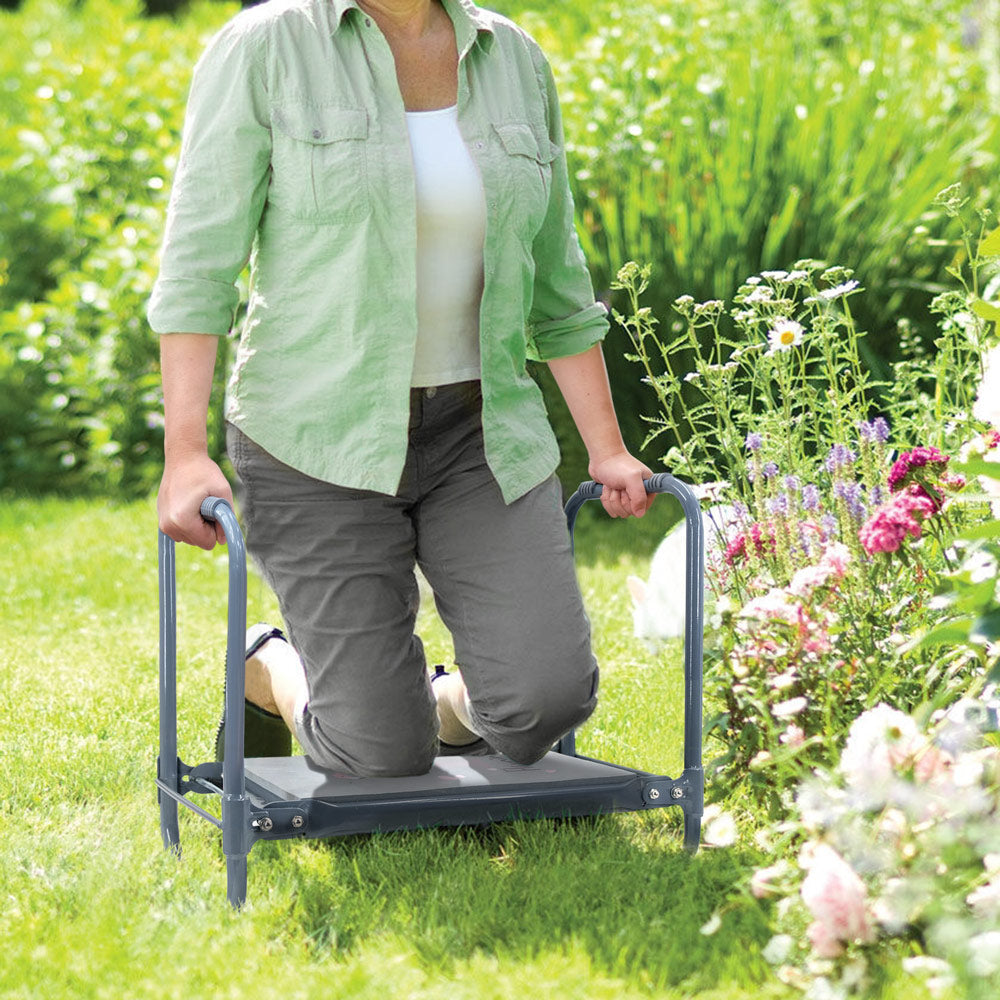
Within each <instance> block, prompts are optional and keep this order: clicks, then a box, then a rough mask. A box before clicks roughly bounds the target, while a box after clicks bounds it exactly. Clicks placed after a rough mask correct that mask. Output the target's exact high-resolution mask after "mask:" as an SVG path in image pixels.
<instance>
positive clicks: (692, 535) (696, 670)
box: [559, 472, 705, 851]
mask: <svg viewBox="0 0 1000 1000" xmlns="http://www.w3.org/2000/svg"><path fill="white" fill-rule="evenodd" d="M643 485H644V486H645V487H646V492H647V493H670V494H671V495H672V496H675V497H676V498H677V500H678V501H679V502H680V505H681V510H682V511H683V513H684V520H685V522H686V529H687V546H686V550H685V552H686V555H685V567H684V771H683V773H682V775H681V777H680V778H679V779H677V781H675V782H673V783H672V784H671V787H670V789H669V794H671V795H672V796H674V797H675V799H674V801H673V802H672V803H671V804H675V805H679V806H680V807H681V808H682V809H683V810H684V846H685V848H687V849H688V850H690V851H695V850H697V849H698V843H699V841H700V839H701V817H702V813H703V811H704V802H705V774H704V770H703V768H702V701H703V690H704V682H703V663H704V635H705V528H704V523H703V522H702V515H701V504H699V502H698V498H697V497H696V496H695V493H694V490H693V489H692V488H691V487H690V486H689V485H688V484H687V483H685V482H684V481H683V480H680V479H677V478H676V477H675V476H672V475H671V474H670V473H669V472H659V473H656V474H655V475H653V476H651V477H650V478H649V479H646V480H644V482H643ZM603 488H604V487H603V486H602V485H601V484H600V483H595V482H593V481H592V480H590V481H587V482H584V483H581V484H580V486H579V487H578V488H577V491H576V492H575V493H574V494H573V495H572V496H571V497H570V498H569V500H568V501H567V502H566V522H567V525H568V526H569V533H570V541H571V543H573V541H574V539H573V529H574V527H575V525H576V517H577V514H578V513H579V512H580V508H581V507H582V506H583V505H584V504H585V503H586V502H587V501H588V500H598V499H600V496H601V492H602V491H603ZM564 739H566V738H564ZM573 746H574V743H573V734H572V733H570V734H569V737H568V747H569V750H568V751H563V752H570V753H573ZM559 749H560V750H562V746H561V745H560V747H559ZM675 789H676V790H675ZM679 791H680V792H681V793H682V794H678V792H679Z"/></svg>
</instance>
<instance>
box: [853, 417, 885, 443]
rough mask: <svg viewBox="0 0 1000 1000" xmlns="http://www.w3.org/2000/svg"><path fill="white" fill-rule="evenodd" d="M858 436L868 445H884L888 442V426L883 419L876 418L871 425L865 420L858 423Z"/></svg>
mask: <svg viewBox="0 0 1000 1000" xmlns="http://www.w3.org/2000/svg"><path fill="white" fill-rule="evenodd" d="M858 436H859V437H860V438H861V440H862V441H866V442H867V443H868V444H872V443H875V444H885V442H886V441H888V440H889V425H888V423H886V420H885V417H876V418H875V419H874V420H873V421H872V422H871V423H868V421H866V420H862V421H860V422H859V424H858Z"/></svg>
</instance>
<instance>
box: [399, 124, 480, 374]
mask: <svg viewBox="0 0 1000 1000" xmlns="http://www.w3.org/2000/svg"><path fill="white" fill-rule="evenodd" d="M406 126H407V129H408V130H409V133H410V148H411V150H412V152H413V169H414V174H415V176H416V189H417V348H416V355H415V358H414V362H413V375H412V378H411V380H410V384H411V385H412V386H415V387H416V386H431V385H448V384H449V383H451V382H465V381H468V380H470V379H477V378H479V304H480V300H481V299H482V294H483V240H484V237H485V235H486V195H485V193H484V191H483V182H482V178H481V177H480V176H479V169H478V168H477V167H476V164H475V162H474V161H473V159H472V157H471V156H470V155H469V151H468V149H467V148H466V146H465V143H464V142H463V141H462V136H461V134H460V133H459V131H458V109H457V108H456V107H450V108H441V109H439V110H437V111H408V112H407V113H406Z"/></svg>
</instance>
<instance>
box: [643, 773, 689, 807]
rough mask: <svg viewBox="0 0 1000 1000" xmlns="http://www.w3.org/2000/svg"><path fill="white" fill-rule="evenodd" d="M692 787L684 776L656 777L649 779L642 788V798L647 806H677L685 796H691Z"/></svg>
mask: <svg viewBox="0 0 1000 1000" xmlns="http://www.w3.org/2000/svg"><path fill="white" fill-rule="evenodd" d="M690 794H691V789H690V787H689V784H688V782H687V780H686V779H685V778H683V777H681V778H677V779H673V778H655V779H654V780H652V781H647V782H646V784H645V785H643V788H642V800H643V802H645V803H646V805H647V806H656V807H659V806H676V805H680V804H681V802H682V801H683V800H684V798H685V797H690Z"/></svg>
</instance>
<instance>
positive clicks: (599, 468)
mask: <svg viewBox="0 0 1000 1000" xmlns="http://www.w3.org/2000/svg"><path fill="white" fill-rule="evenodd" d="M588 471H589V473H590V476H591V478H592V479H593V480H594V481H595V482H598V483H602V484H603V486H604V490H603V491H602V492H601V503H602V504H603V506H604V509H605V510H606V511H607V512H608V514H610V515H611V517H642V515H643V514H645V513H646V511H647V510H649V508H650V506H651V505H652V503H653V497H654V495H655V494H652V493H647V492H646V487H645V486H644V485H643V483H642V481H643V479H648V478H649V477H650V476H651V475H652V474H653V473H652V470H651V469H649V468H648V467H647V466H646V465H644V464H643V463H642V462H640V461H639V460H638V459H637V458H633V457H632V456H631V455H630V454H629V453H628V452H627V451H620V452H617V453H615V454H612V455H608V456H606V457H604V458H602V459H600V460H599V461H595V462H591V463H590V468H589V469H588Z"/></svg>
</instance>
